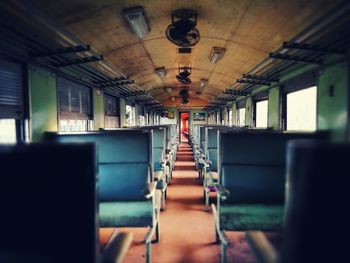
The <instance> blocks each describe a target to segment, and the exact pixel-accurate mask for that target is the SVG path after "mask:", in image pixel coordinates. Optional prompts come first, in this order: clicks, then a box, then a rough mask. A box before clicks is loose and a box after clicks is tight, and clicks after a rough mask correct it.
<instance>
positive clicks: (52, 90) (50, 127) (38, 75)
mask: <svg viewBox="0 0 350 263" xmlns="http://www.w3.org/2000/svg"><path fill="white" fill-rule="evenodd" d="M29 86H30V116H31V134H32V141H40V140H41V138H42V135H43V133H44V132H45V131H57V130H58V125H57V88H56V77H55V76H54V75H53V73H51V72H49V71H47V70H44V69H41V68H36V67H33V66H30V67H29Z"/></svg>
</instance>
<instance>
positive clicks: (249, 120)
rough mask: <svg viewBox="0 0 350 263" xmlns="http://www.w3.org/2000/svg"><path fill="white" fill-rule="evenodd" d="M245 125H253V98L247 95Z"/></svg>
mask: <svg viewBox="0 0 350 263" xmlns="http://www.w3.org/2000/svg"><path fill="white" fill-rule="evenodd" d="M245 125H247V126H249V127H253V99H252V97H247V99H246V101H245Z"/></svg>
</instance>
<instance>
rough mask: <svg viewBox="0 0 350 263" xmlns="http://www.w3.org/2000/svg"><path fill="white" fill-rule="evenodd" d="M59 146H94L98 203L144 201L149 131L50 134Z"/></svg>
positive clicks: (150, 135) (147, 173) (149, 149)
mask: <svg viewBox="0 0 350 263" xmlns="http://www.w3.org/2000/svg"><path fill="white" fill-rule="evenodd" d="M53 139H54V140H56V141H59V142H94V143H96V145H97V150H98V155H99V159H98V167H99V175H100V181H99V200H100V201H102V202H103V201H135V200H143V199H144V191H145V189H146V185H147V183H149V182H150V181H151V179H152V175H151V161H152V154H151V145H152V131H149V130H140V129H118V130H113V131H105V132H89V133H77V134H53Z"/></svg>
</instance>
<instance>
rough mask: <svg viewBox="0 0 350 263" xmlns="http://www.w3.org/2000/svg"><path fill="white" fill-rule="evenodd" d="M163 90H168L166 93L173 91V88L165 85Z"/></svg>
mask: <svg viewBox="0 0 350 263" xmlns="http://www.w3.org/2000/svg"><path fill="white" fill-rule="evenodd" d="M165 90H166V91H167V92H168V93H171V92H172V91H173V89H172V88H171V87H167V88H165Z"/></svg>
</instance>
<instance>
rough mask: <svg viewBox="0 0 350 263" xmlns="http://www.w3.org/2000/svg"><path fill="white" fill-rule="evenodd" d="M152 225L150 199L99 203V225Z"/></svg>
mask: <svg viewBox="0 0 350 263" xmlns="http://www.w3.org/2000/svg"><path fill="white" fill-rule="evenodd" d="M152 225H153V204H152V200H147V201H140V202H102V203H100V226H101V227H146V226H152Z"/></svg>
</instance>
